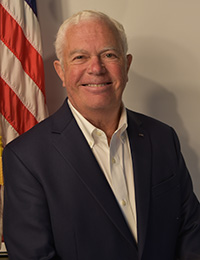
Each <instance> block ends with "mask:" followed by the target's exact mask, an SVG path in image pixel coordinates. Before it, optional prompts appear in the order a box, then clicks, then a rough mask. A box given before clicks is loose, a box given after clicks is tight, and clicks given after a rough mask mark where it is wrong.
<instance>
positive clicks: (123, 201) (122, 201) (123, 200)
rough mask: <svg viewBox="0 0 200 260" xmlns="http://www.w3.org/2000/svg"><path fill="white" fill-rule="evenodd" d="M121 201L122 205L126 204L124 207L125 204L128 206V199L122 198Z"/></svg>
mask: <svg viewBox="0 0 200 260" xmlns="http://www.w3.org/2000/svg"><path fill="white" fill-rule="evenodd" d="M120 203H121V205H122V206H124V207H125V206H126V204H127V202H126V200H125V199H122V200H121V201H120Z"/></svg>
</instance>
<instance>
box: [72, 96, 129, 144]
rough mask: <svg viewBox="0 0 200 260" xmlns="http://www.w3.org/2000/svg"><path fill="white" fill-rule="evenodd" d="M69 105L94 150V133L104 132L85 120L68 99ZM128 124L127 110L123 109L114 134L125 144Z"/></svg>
mask: <svg viewBox="0 0 200 260" xmlns="http://www.w3.org/2000/svg"><path fill="white" fill-rule="evenodd" d="M68 104H69V107H70V109H71V111H72V114H73V116H74V118H75V120H76V122H77V124H78V126H79V127H80V129H81V131H82V132H83V134H84V136H85V138H86V140H87V142H88V144H89V145H90V147H91V148H93V146H94V145H95V140H94V138H93V133H94V132H95V131H96V132H99V133H100V132H103V131H102V130H100V129H98V128H97V127H95V126H94V125H92V124H91V123H90V122H89V121H88V120H87V119H85V118H84V117H83V116H82V115H81V114H80V113H79V112H78V111H77V110H76V109H75V107H74V106H73V105H72V103H71V102H70V101H69V99H68ZM127 126H128V123H127V112H126V108H125V107H124V105H123V107H122V113H121V117H120V120H119V124H118V128H117V130H116V131H115V132H114V134H113V136H114V135H116V136H117V137H118V138H120V140H121V142H123V143H124V142H125V136H126V135H125V132H126V129H127Z"/></svg>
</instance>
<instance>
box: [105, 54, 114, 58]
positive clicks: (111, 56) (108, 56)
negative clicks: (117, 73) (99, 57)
mask: <svg viewBox="0 0 200 260" xmlns="http://www.w3.org/2000/svg"><path fill="white" fill-rule="evenodd" d="M105 56H106V58H117V56H116V55H115V54H114V53H106V55H105Z"/></svg>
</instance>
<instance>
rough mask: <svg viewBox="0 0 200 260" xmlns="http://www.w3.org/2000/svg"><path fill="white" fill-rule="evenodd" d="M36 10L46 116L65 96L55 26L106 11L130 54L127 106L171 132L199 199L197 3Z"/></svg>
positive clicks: (59, 0) (45, 0)
mask: <svg viewBox="0 0 200 260" xmlns="http://www.w3.org/2000/svg"><path fill="white" fill-rule="evenodd" d="M37 5H38V16H39V20H40V25H41V32H42V40H43V50H44V65H45V76H46V95H47V105H48V108H49V112H50V114H52V113H53V112H54V111H55V110H56V109H57V108H58V107H59V106H60V105H61V104H62V102H63V100H64V98H65V96H66V92H65V89H63V88H62V85H61V82H60V81H59V79H58V77H57V75H56V73H55V72H54V69H53V60H54V59H55V55H54V47H53V42H54V40H55V35H56V32H57V29H58V27H59V25H60V24H61V23H62V21H64V20H65V19H66V18H68V17H69V16H70V15H72V14H73V13H74V12H77V11H79V10H82V9H95V10H100V11H103V12H106V13H107V14H108V15H111V16H112V17H114V18H116V19H117V20H119V21H120V22H121V23H122V24H123V25H124V27H125V29H126V32H127V36H128V41H129V52H130V53H132V54H133V55H134V60H133V64H132V67H131V70H130V74H129V83H128V86H127V88H126V91H125V94H124V102H125V104H126V106H127V107H129V108H131V109H134V110H136V111H139V112H142V113H145V114H147V115H150V116H152V117H155V118H157V119H159V120H161V121H163V122H166V123H168V124H170V125H171V126H173V127H174V128H175V130H176V131H177V133H178V136H179V138H180V141H181V146H182V152H183V155H184V157H185V160H186V163H187V165H188V168H189V170H190V172H191V175H192V179H193V183H194V188H195V191H196V194H197V196H198V197H199V198H200V133H199V130H200V120H199V113H200V102H199V98H200V26H199V25H200V15H199V11H200V1H199V0H190V1H189V0H176V1H172V0H151V1H149V0H101V1H99V0H84V1H82V0H38V1H37Z"/></svg>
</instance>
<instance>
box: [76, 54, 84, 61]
mask: <svg viewBox="0 0 200 260" xmlns="http://www.w3.org/2000/svg"><path fill="white" fill-rule="evenodd" d="M83 58H84V56H83V55H78V56H76V57H74V60H82V59H83Z"/></svg>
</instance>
